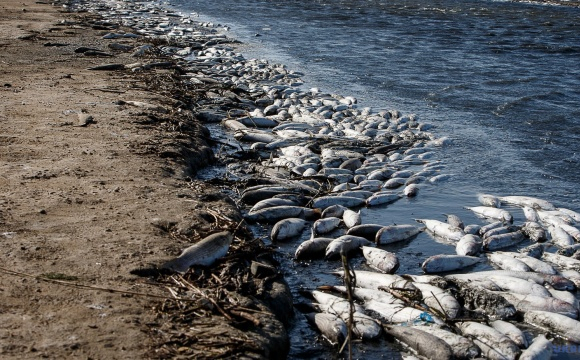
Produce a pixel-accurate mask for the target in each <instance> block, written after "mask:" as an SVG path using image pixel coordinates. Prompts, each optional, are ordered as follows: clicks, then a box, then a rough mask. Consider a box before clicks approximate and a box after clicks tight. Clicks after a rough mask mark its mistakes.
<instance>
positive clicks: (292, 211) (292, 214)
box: [245, 205, 320, 223]
mask: <svg viewBox="0 0 580 360" xmlns="http://www.w3.org/2000/svg"><path fill="white" fill-rule="evenodd" d="M318 217H320V209H310V208H305V207H301V206H287V205H286V206H273V207H270V208H265V209H261V210H258V211H256V212H254V213H252V214H247V215H246V216H245V219H246V220H247V221H249V222H266V223H276V222H277V221H279V220H281V219H287V218H301V219H307V220H314V219H315V218H318Z"/></svg>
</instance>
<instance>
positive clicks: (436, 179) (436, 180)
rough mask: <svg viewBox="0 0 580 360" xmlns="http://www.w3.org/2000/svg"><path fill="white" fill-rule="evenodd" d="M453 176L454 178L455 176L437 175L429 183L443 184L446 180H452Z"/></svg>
mask: <svg viewBox="0 0 580 360" xmlns="http://www.w3.org/2000/svg"><path fill="white" fill-rule="evenodd" d="M453 176H454V175H453V174H441V175H435V176H433V177H431V178H430V179H429V182H430V183H432V184H436V183H440V182H443V181H445V180H448V179H450V178H452V177H453Z"/></svg>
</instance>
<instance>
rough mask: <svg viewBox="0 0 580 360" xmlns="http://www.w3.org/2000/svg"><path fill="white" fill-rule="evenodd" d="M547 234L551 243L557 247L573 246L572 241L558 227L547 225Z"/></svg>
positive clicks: (568, 235) (570, 237)
mask: <svg viewBox="0 0 580 360" xmlns="http://www.w3.org/2000/svg"><path fill="white" fill-rule="evenodd" d="M548 232H549V233H550V237H551V238H552V242H553V243H554V244H556V245H558V246H559V247H566V246H570V245H572V244H574V239H573V238H572V236H570V234H568V233H567V232H566V231H564V229H562V227H561V226H559V225H549V226H548Z"/></svg>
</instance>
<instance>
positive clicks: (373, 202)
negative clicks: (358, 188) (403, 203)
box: [366, 192, 401, 206]
mask: <svg viewBox="0 0 580 360" xmlns="http://www.w3.org/2000/svg"><path fill="white" fill-rule="evenodd" d="M400 198H401V195H398V194H393V193H389V192H377V193H375V194H374V195H372V196H371V197H369V198H368V199H366V205H367V206H377V205H384V204H391V203H394V202H395V201H397V200H399V199H400Z"/></svg>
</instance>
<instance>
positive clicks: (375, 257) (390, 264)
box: [362, 246, 399, 274]
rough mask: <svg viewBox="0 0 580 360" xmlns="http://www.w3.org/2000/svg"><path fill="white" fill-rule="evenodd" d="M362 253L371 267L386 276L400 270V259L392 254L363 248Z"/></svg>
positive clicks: (371, 248)
mask: <svg viewBox="0 0 580 360" xmlns="http://www.w3.org/2000/svg"><path fill="white" fill-rule="evenodd" d="M362 252H363V255H364V257H365V259H367V262H368V264H369V266H370V267H371V268H373V269H376V270H378V271H380V272H382V273H385V274H393V273H395V272H396V271H397V269H398V268H399V259H397V255H395V254H394V253H392V252H389V251H386V250H383V249H377V248H374V247H368V246H363V247H362Z"/></svg>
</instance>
